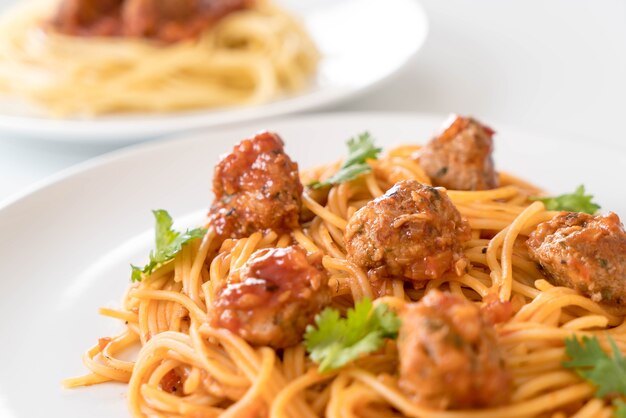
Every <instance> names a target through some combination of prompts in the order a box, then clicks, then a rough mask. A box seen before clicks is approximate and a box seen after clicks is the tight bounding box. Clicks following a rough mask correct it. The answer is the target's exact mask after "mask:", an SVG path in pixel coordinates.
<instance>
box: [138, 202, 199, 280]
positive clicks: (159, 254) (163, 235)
mask: <svg viewBox="0 0 626 418" xmlns="http://www.w3.org/2000/svg"><path fill="white" fill-rule="evenodd" d="M152 213H153V214H154V219H155V221H156V222H155V228H154V230H155V231H154V243H155V249H154V250H152V251H150V262H149V263H148V264H146V265H145V266H144V267H143V268H142V267H137V266H133V265H132V264H131V268H132V274H131V280H132V281H133V282H140V281H141V280H142V279H143V278H144V277H146V276H149V275H150V274H152V273H153V272H154V271H155V270H156V269H157V268H158V267H160V266H162V265H163V264H164V263H167V262H168V261H170V260H172V259H173V258H174V257H175V256H176V254H178V252H180V250H181V248H182V247H183V245H185V244H187V243H188V242H189V241H192V240H194V239H197V238H202V237H203V236H204V234H206V231H207V230H206V229H205V228H196V229H192V230H189V229H188V230H187V231H185V232H182V233H181V232H178V231H174V230H173V229H172V224H173V221H172V217H171V216H170V214H169V213H167V211H166V210H163V209H159V210H153V211H152Z"/></svg>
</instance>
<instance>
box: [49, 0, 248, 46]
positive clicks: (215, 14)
mask: <svg viewBox="0 0 626 418" xmlns="http://www.w3.org/2000/svg"><path fill="white" fill-rule="evenodd" d="M253 2H254V0H202V1H200V0H63V1H62V2H61V4H60V6H59V10H58V12H57V14H56V16H55V18H54V19H53V22H52V24H53V26H54V27H55V29H56V30H57V31H59V32H62V33H65V34H68V35H74V36H127V37H141V38H151V39H158V40H160V41H165V42H176V41H180V40H184V39H188V38H192V37H196V36H198V35H199V34H200V33H202V31H203V30H205V29H207V28H209V27H210V26H211V25H213V24H215V22H217V21H218V20H219V19H221V18H222V17H224V16H226V15H227V14H229V13H231V12H233V11H236V10H240V9H244V8H247V7H250V6H251V4H252V3H253Z"/></svg>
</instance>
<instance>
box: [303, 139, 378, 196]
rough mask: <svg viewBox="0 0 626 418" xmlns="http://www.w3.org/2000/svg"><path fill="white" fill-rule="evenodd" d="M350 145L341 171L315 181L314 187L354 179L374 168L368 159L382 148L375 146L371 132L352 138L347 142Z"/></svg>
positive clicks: (373, 156) (311, 184)
mask: <svg viewBox="0 0 626 418" xmlns="http://www.w3.org/2000/svg"><path fill="white" fill-rule="evenodd" d="M346 145H347V146H348V157H347V158H346V160H345V161H344V162H343V164H342V165H341V167H340V168H339V171H337V172H336V173H335V174H334V175H333V176H331V177H329V178H328V179H326V180H324V181H321V182H320V181H314V182H312V183H310V184H309V187H311V188H313V189H320V188H322V187H326V186H332V185H335V184H339V183H345V182H347V181H350V180H353V179H355V178H357V177H358V176H360V175H362V174H366V173H369V172H370V171H371V170H372V168H371V167H370V166H369V165H368V164H367V162H366V161H367V160H370V159H371V160H375V159H377V158H378V154H380V152H381V151H382V148H376V147H375V146H374V139H373V138H372V136H371V135H370V134H369V132H364V133H362V134H360V135H358V136H357V137H356V138H350V139H349V140H348V142H347V143H346Z"/></svg>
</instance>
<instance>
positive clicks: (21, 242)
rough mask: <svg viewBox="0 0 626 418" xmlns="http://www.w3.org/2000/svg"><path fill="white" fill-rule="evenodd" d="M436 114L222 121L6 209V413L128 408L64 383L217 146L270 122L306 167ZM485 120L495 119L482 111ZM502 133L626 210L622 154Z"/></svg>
mask: <svg viewBox="0 0 626 418" xmlns="http://www.w3.org/2000/svg"><path fill="white" fill-rule="evenodd" d="M443 120H444V117H443V116H441V117H439V116H437V117H435V116H420V115H406V114H405V115H392V114H380V113H369V114H368V113H365V114H363V113H361V114H358V113H357V114H343V115H342V114H336V115H318V116H316V115H313V116H309V117H300V118H291V119H288V120H286V119H283V120H280V121H275V122H271V123H269V124H268V123H256V124H254V125H251V126H248V127H239V128H236V129H222V130H220V131H215V132H213V133H204V134H195V135H193V136H190V137H187V138H180V139H178V140H171V141H166V142H157V143H152V144H144V145H140V146H136V147H134V148H131V149H128V150H122V151H118V152H116V153H114V154H111V155H109V156H106V157H103V158H98V159H96V160H93V161H91V162H87V163H85V164H82V165H80V166H78V167H76V168H74V169H70V170H69V171H66V172H65V173H63V174H62V175H59V176H57V177H56V178H54V179H51V180H49V181H48V182H47V184H45V185H42V186H40V187H39V188H38V189H36V190H32V191H31V192H30V193H28V194H25V195H23V196H22V197H21V198H19V199H17V200H15V201H13V202H12V203H8V204H5V205H4V206H3V207H2V208H0V231H1V233H2V239H1V240H0V260H1V261H0V285H1V288H2V291H1V292H0V336H2V337H1V338H2V344H0V358H1V359H2V366H1V367H0V416H2V417H6V418H13V417H41V416H64V417H86V416H89V417H111V416H126V415H127V412H126V405H125V385H122V384H106V385H101V386H94V387H89V388H82V389H77V390H64V389H62V388H61V384H60V381H61V379H63V378H64V377H68V376H73V375H76V374H79V373H82V372H84V371H85V369H84V368H83V366H82V364H81V362H80V356H81V354H82V352H83V350H84V349H85V348H86V347H88V346H90V345H92V344H94V343H95V342H96V341H97V338H98V337H102V336H106V335H110V334H111V333H113V332H115V331H116V330H118V329H119V327H120V325H119V324H118V323H117V322H116V321H114V320H109V319H106V318H101V317H99V316H98V314H97V308H98V307H99V306H103V305H108V306H119V301H120V299H121V295H122V292H123V290H124V289H125V288H126V286H127V285H128V277H129V272H130V268H129V263H130V262H135V263H139V262H141V261H142V260H143V257H146V255H147V253H148V249H149V247H150V244H151V243H150V241H151V236H150V232H146V231H148V230H149V228H150V227H151V224H152V219H151V218H152V216H151V214H150V209H154V208H165V209H168V210H170V211H171V213H172V214H173V216H175V218H176V219H177V220H179V221H181V223H189V222H192V221H193V219H195V220H199V217H200V216H202V214H203V213H204V212H205V210H206V208H207V207H208V206H209V204H210V202H211V199H212V198H211V177H212V171H213V166H214V164H215V163H216V161H217V159H218V156H219V155H220V154H221V153H224V152H226V151H228V150H230V149H231V148H232V146H233V144H234V143H235V142H236V141H238V140H240V139H241V138H244V137H246V136H249V135H250V134H252V133H253V132H256V131H257V130H259V129H261V128H268V129H271V130H275V131H277V132H279V133H280V134H281V135H282V136H283V138H284V140H285V141H286V143H287V152H288V153H289V154H290V155H291V156H292V157H293V158H294V159H295V160H296V161H298V163H299V164H300V167H311V166H313V165H316V164H320V163H324V162H327V161H329V160H334V159H336V158H338V157H340V156H341V155H343V153H344V151H345V145H344V141H345V140H346V138H348V137H350V136H352V135H354V134H355V133H360V132H362V131H364V130H369V131H370V132H371V133H372V134H373V135H374V136H375V138H376V139H377V142H378V144H380V145H382V146H384V147H388V146H390V145H394V144H401V143H407V142H412V141H414V142H418V143H421V142H424V141H426V140H427V139H428V138H429V137H430V136H431V134H432V133H433V131H435V130H436V129H437V128H438V127H439V125H440V124H441V123H442V121H443ZM486 122H490V121H486ZM494 128H495V129H496V130H497V132H498V133H497V136H496V155H495V160H496V163H497V167H498V168H499V169H502V170H507V171H509V172H512V173H514V174H517V175H519V176H523V177H525V178H527V179H529V180H531V181H534V182H536V183H538V184H540V185H542V186H544V187H545V188H546V189H548V190H550V191H553V192H566V191H571V190H573V189H574V188H575V187H576V186H577V185H578V184H580V183H584V184H585V185H586V186H587V188H588V190H589V191H592V192H593V193H594V194H595V195H596V200H597V201H598V202H600V203H601V204H602V205H603V207H604V209H605V210H608V209H611V210H614V211H616V212H618V213H619V214H621V215H622V217H624V216H626V200H625V199H624V196H623V193H621V192H619V191H618V190H617V191H616V189H615V182H616V179H620V178H623V177H624V167H626V155H625V154H624V152H623V151H619V150H617V149H611V148H606V147H605V146H602V145H600V144H596V145H594V146H591V145H589V144H586V143H579V142H569V141H563V140H554V139H549V138H544V137H541V136H536V135H530V134H524V133H520V132H518V131H516V130H513V129H509V128H506V127H504V126H499V125H497V124H496V125H494Z"/></svg>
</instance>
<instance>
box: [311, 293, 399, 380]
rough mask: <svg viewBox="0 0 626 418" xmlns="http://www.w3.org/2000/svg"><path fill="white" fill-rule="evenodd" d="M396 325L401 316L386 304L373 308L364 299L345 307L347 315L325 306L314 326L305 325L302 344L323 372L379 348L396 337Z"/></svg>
mask: <svg viewBox="0 0 626 418" xmlns="http://www.w3.org/2000/svg"><path fill="white" fill-rule="evenodd" d="M399 328H400V319H399V318H398V316H397V315H396V313H395V312H393V311H391V310H389V308H388V307H387V305H385V304H380V305H378V306H376V308H374V309H372V301H371V300H369V299H363V300H361V301H360V302H357V303H356V305H355V306H354V309H349V310H348V313H347V316H346V318H341V316H340V314H339V311H337V310H336V309H332V308H326V309H324V310H323V311H322V313H320V314H319V315H317V317H316V318H315V326H313V325H309V326H308V327H307V329H306V333H305V335H304V343H305V346H306V349H307V351H308V352H309V354H310V356H311V359H313V361H315V362H316V363H318V364H319V370H320V372H326V371H329V370H333V369H337V368H340V367H342V366H344V365H346V364H347V363H349V362H350V361H352V360H355V359H357V358H358V357H359V356H360V355H361V354H366V353H371V352H374V351H376V350H378V349H380V348H381V347H382V346H383V344H384V342H385V338H392V339H394V338H396V337H397V336H398V330H399Z"/></svg>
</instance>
